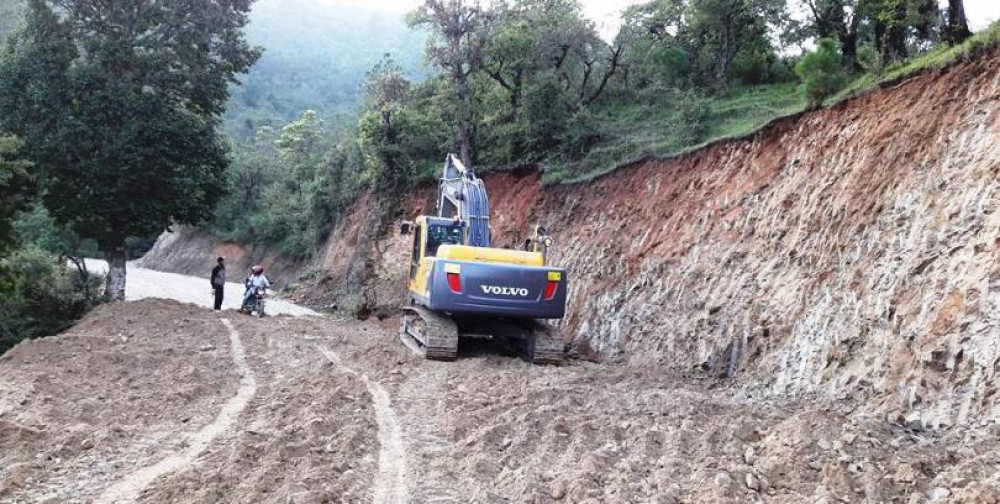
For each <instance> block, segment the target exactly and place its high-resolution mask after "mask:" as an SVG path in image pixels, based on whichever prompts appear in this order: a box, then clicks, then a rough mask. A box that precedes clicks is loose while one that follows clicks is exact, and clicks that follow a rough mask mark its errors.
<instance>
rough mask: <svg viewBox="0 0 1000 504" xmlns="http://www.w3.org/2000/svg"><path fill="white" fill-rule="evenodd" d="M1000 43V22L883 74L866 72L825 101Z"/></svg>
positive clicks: (939, 66)
mask: <svg viewBox="0 0 1000 504" xmlns="http://www.w3.org/2000/svg"><path fill="white" fill-rule="evenodd" d="M998 45H1000V22H997V23H993V25H991V26H990V27H989V28H987V29H985V30H983V31H980V32H979V33H976V34H975V35H973V36H972V37H971V38H970V39H969V40H966V41H965V42H963V43H961V44H959V45H957V46H947V45H942V46H940V47H937V48H935V49H932V50H930V51H928V52H926V53H923V54H920V55H918V56H915V57H913V58H910V59H908V60H906V61H902V62H899V63H895V64H893V65H890V66H889V67H887V68H886V69H885V71H884V72H883V73H882V74H881V75H878V74H872V73H867V74H864V75H862V76H860V77H858V78H857V79H855V80H854V81H853V82H851V83H850V84H849V85H848V86H847V87H845V88H844V89H842V90H841V91H840V92H839V93H837V94H836V95H834V96H831V97H830V98H829V99H827V100H826V104H827V105H833V104H836V103H839V102H841V101H844V100H846V99H849V98H852V97H854V96H857V95H859V94H862V93H865V92H867V91H870V90H871V89H873V88H876V87H878V86H879V85H881V84H883V83H886V82H895V81H897V80H900V79H904V78H906V77H910V76H913V75H916V74H919V73H922V72H926V71H929V70H940V69H942V68H945V67H947V66H949V65H951V64H953V63H955V62H956V61H960V60H962V59H965V58H967V57H969V56H973V55H975V54H977V53H979V52H980V51H983V50H986V49H990V48H993V47H996V46H998Z"/></svg>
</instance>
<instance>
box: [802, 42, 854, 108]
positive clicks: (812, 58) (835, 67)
mask: <svg viewBox="0 0 1000 504" xmlns="http://www.w3.org/2000/svg"><path fill="white" fill-rule="evenodd" d="M840 61H841V55H840V48H838V47H837V41H835V40H832V39H822V40H820V41H819V45H818V46H817V47H816V50H814V51H812V52H809V53H806V54H805V55H804V56H803V57H802V60H801V61H799V63H798V65H795V73H796V74H798V75H799V77H801V78H802V85H803V87H804V88H805V92H806V96H807V97H808V98H809V105H810V106H812V107H815V106H818V105H820V104H822V103H823V100H824V99H826V97H828V96H830V95H832V94H834V93H836V92H837V91H838V90H840V88H842V87H844V84H845V83H846V81H847V76H846V75H845V74H844V69H843V67H841V66H840Z"/></svg>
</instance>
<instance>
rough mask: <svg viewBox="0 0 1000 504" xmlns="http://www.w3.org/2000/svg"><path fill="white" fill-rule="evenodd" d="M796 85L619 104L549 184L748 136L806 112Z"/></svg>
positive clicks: (556, 168)
mask: <svg viewBox="0 0 1000 504" xmlns="http://www.w3.org/2000/svg"><path fill="white" fill-rule="evenodd" d="M805 106H806V98H805V95H804V94H803V93H802V90H801V87H800V86H799V84H798V83H785V84H770V85H762V86H753V87H746V88H739V89H734V90H733V91H731V92H730V93H729V94H728V95H726V96H725V97H722V98H694V97H691V96H687V97H680V98H678V99H677V101H676V102H672V101H671V100H664V101H663V102H661V103H657V104H655V105H648V104H644V103H630V104H619V105H616V106H614V107H609V108H608V109H606V110H603V111H601V112H600V113H599V114H595V117H593V118H591V119H590V120H591V121H595V122H596V125H595V126H596V129H597V131H599V132H600V137H601V140H599V141H598V142H597V143H596V145H594V146H592V147H591V148H590V149H589V150H587V153H586V155H585V156H584V157H583V159H581V160H579V161H575V162H569V163H556V164H553V165H550V166H549V169H548V170H547V171H546V177H545V181H546V182H547V183H575V182H582V181H586V180H591V179H593V178H595V177H598V176H600V175H603V174H605V173H608V172H610V171H613V170H614V168H615V167H617V166H619V165H621V164H622V163H627V162H629V161H633V160H636V159H640V158H642V157H646V156H655V157H669V156H672V155H676V154H680V153H683V152H688V151H690V150H693V149H697V148H700V147H703V146H705V145H707V144H710V143H712V142H716V141H719V140H723V139H726V138H734V137H740V136H743V135H746V134H748V133H752V132H753V131H756V130H757V129H759V128H761V127H762V126H764V125H765V124H767V123H768V122H770V121H772V120H774V118H776V117H781V116H785V115H789V114H795V113H797V112H801V111H802V110H804V109H805Z"/></svg>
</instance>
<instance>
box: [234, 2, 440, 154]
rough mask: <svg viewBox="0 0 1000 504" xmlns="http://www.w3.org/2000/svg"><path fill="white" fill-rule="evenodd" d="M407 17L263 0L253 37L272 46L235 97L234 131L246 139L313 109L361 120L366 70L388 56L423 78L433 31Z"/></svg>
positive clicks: (250, 33) (250, 31) (250, 34)
mask: <svg viewBox="0 0 1000 504" xmlns="http://www.w3.org/2000/svg"><path fill="white" fill-rule="evenodd" d="M403 17H404V16H403V14H402V13H397V14H393V13H382V12H379V13H376V12H371V11H365V10H363V9H359V8H354V7H342V6H333V5H324V4H321V3H317V2H315V1H314V0H261V1H259V2H258V3H257V4H256V5H255V6H254V10H253V13H252V14H251V24H250V26H249V29H248V30H247V39H248V40H249V41H250V42H251V43H253V44H255V45H258V46H261V47H263V48H264V49H265V51H264V55H263V57H261V59H260V61H258V62H257V64H256V65H255V66H254V68H253V69H252V70H251V71H250V74H249V75H248V76H246V77H245V78H244V79H243V86H241V87H240V88H238V89H236V90H235V92H234V94H233V98H232V100H231V101H230V106H229V112H228V114H227V116H226V120H227V130H228V131H229V133H230V134H231V135H232V136H234V137H236V138H239V139H243V138H246V137H248V136H250V135H251V134H252V133H253V132H254V131H255V130H256V129H258V128H259V127H260V126H265V125H272V126H276V125H279V124H284V123H287V122H288V121H290V120H293V119H295V118H296V117H298V116H299V114H301V113H302V112H303V111H304V110H307V109H311V110H315V111H316V112H317V113H318V114H319V116H320V117H322V118H324V119H326V120H327V122H328V123H330V122H333V121H331V120H332V119H335V118H337V117H338V116H340V117H343V118H346V117H353V115H354V113H355V111H356V110H355V109H356V106H357V104H358V101H359V96H360V95H359V88H360V86H361V84H362V82H364V79H365V72H367V71H368V70H369V69H371V68H372V66H373V65H374V64H375V63H377V62H378V61H379V59H381V58H382V56H383V55H384V54H386V53H391V54H392V56H393V58H394V59H395V61H396V62H397V63H399V64H400V65H401V66H402V67H403V69H404V70H405V71H406V73H407V74H408V75H410V76H411V77H420V76H421V75H422V73H423V70H422V68H423V48H424V40H425V39H426V35H425V34H423V33H422V32H419V31H415V30H410V29H409V28H407V27H406V24H405V22H404V19H403Z"/></svg>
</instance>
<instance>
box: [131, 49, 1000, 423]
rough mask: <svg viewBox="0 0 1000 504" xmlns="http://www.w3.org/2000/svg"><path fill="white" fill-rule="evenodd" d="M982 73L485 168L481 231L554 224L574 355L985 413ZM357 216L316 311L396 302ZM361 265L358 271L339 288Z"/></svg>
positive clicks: (987, 110)
mask: <svg viewBox="0 0 1000 504" xmlns="http://www.w3.org/2000/svg"><path fill="white" fill-rule="evenodd" d="M998 66H1000V58H998V53H997V52H996V51H992V52H990V53H989V54H987V55H985V56H982V57H980V58H977V59H974V60H972V61H968V62H964V63H961V64H958V65H956V66H953V67H950V68H948V69H945V70H943V71H938V72H931V73H926V74H923V75H920V76H918V77H915V78H912V79H909V80H907V81H904V82H901V83H898V84H896V85H893V86H890V87H887V88H885V89H881V90H878V91H875V92H872V93H870V94H867V95H864V96H862V97H860V98H857V99H853V100H850V101H848V102H845V103H842V104H841V105H839V106H836V107H834V108H830V109H824V110H821V111H818V112H814V113H810V114H806V115H803V116H799V117H793V118H789V119H785V120H781V121H779V122H776V123H774V124H772V125H770V126H768V127H767V128H765V129H764V130H762V131H760V132H758V133H756V134H755V135H753V136H751V137H749V138H746V139H742V140H734V141H727V142H722V143H717V144H714V145H710V146H708V147H706V148H704V149H702V150H699V151H696V152H693V153H691V154H688V155H685V156H682V157H679V158H676V159H671V160H657V159H651V160H647V161H643V162H639V163H636V164H634V165H632V166H628V167H625V168H623V169H620V170H618V171H616V172H614V173H612V174H610V175H607V176H604V177H602V178H600V179H598V180H596V181H593V182H589V183H581V184H574V185H569V186H557V187H544V186H542V185H541V184H540V177H539V175H538V174H537V173H535V172H532V171H530V170H529V171H525V172H521V173H501V174H491V175H489V176H488V177H487V179H486V183H487V186H488V189H489V192H490V198H491V202H492V208H493V220H492V223H493V229H494V230H493V233H494V237H495V240H496V241H497V242H498V243H501V244H505V245H506V244H513V243H515V242H516V240H517V239H519V238H521V237H522V236H523V234H524V233H525V232H526V230H527V229H528V227H529V225H530V224H532V223H536V222H537V223H541V224H544V225H545V226H546V227H547V228H548V229H549V230H551V231H552V232H553V233H554V236H555V238H556V242H557V244H558V245H557V246H556V249H555V252H554V254H555V255H554V258H553V260H554V262H555V263H556V264H560V265H563V266H565V267H567V268H568V269H569V270H570V272H571V278H572V279H573V280H572V283H571V285H572V287H571V295H570V307H569V315H568V317H567V318H566V319H565V320H564V321H563V322H562V324H561V327H562V330H563V332H564V335H565V337H566V340H567V342H571V343H572V344H573V345H574V346H575V347H576V348H578V349H579V350H580V351H581V352H583V353H584V354H588V355H590V354H592V355H594V356H595V357H598V358H600V359H613V360H623V361H627V362H631V363H643V364H656V365H659V366H662V367H664V369H667V370H673V371H677V372H685V373H688V372H694V373H698V374H701V373H704V374H706V375H711V376H728V377H735V381H734V383H736V384H740V386H742V387H744V388H746V390H747V391H748V392H750V393H753V394H754V395H763V396H772V395H784V394H802V393H821V394H823V395H827V396H830V397H857V398H868V397H871V398H882V399H878V400H877V402H878V404H879V412H880V414H886V415H889V416H890V417H892V418H896V417H899V418H904V417H909V418H911V419H914V418H923V420H922V421H923V422H924V423H926V424H927V425H930V426H940V425H953V424H955V423H965V422H971V421H976V420H977V419H989V418H996V415H997V414H998V411H1000V410H998V407H1000V406H998V404H997V402H996V397H995V395H994V392H993V391H995V390H996V387H997V386H998V383H997V379H998V378H997V377H996V375H995V368H994V366H995V365H997V363H998V362H1000V361H998V359H1000V354H997V351H996V346H995V345H994V344H993V343H992V341H993V338H992V336H991V335H995V334H996V331H997V323H998V322H997V309H998V306H996V303H995V299H994V297H995V296H992V293H994V292H996V290H997V289H998V288H1000V286H998V285H997V284H996V282H997V281H998V279H1000V266H998V258H1000V242H997V240H996V237H997V236H998V235H1000V230H998V225H1000V220H998V219H1000V213H998V209H997V207H996V205H995V204H994V203H995V198H996V196H997V188H998V187H997V167H998V166H1000V148H998V147H997V145H998V144H997V142H996V137H997V134H998V131H1000V130H998V128H1000V111H998V108H997V100H998V91H1000V87H998V86H1000V80H998V79H997V75H998V72H997V69H998ZM958 97H961V99H957V98H958ZM433 191H434V189H433V188H430V187H428V188H426V189H425V190H423V191H421V192H418V194H414V195H412V196H411V197H410V198H409V202H408V203H407V209H406V210H405V212H404V215H406V216H410V215H414V214H416V213H417V212H418V211H419V210H420V209H429V208H433V207H432V204H433V203H432V202H433ZM368 212H369V200H367V199H363V200H361V201H360V202H359V203H358V204H357V206H356V207H355V209H354V211H353V213H352V214H351V215H350V216H349V217H348V218H347V219H346V221H345V223H344V224H343V225H342V227H341V228H339V229H338V230H336V231H335V233H334V234H333V238H332V239H331V240H330V243H329V246H328V248H327V250H326V253H325V254H324V255H323V256H322V257H321V258H320V260H319V261H318V264H317V265H316V266H314V267H313V268H312V269H311V271H312V277H313V278H316V287H315V288H313V289H312V290H311V291H310V293H311V294H310V295H311V296H313V297H314V298H316V299H317V300H318V301H317V302H321V303H323V304H327V305H337V306H338V307H341V308H344V307H347V306H350V304H351V301H350V300H353V301H354V302H358V300H359V299H362V300H364V303H366V304H367V305H368V308H365V309H364V310H362V312H365V313H367V312H370V311H371V310H373V309H375V310H381V308H379V307H385V309H387V310H390V311H391V309H392V307H393V306H396V305H398V303H399V302H400V301H401V297H400V296H401V294H402V289H401V286H402V285H403V279H402V275H403V272H404V270H405V268H404V267H403V265H404V264H406V261H407V255H408V252H409V251H408V243H407V240H406V239H403V238H399V237H395V238H393V237H385V238H382V240H383V241H382V242H380V244H379V248H380V249H381V250H383V251H384V255H383V256H382V259H381V261H379V260H378V259H377V257H378V256H377V255H374V256H372V255H371V254H372V253H371V252H365V251H364V250H358V249H357V248H356V244H357V243H365V240H363V239H362V236H359V233H361V231H362V229H363V224H364V222H365V216H366V215H367V214H368ZM359 261H361V262H368V264H369V266H368V267H367V268H369V269H372V271H374V275H373V276H372V277H371V279H370V280H369V281H368V282H367V283H366V284H365V285H364V286H358V285H348V284H347V283H346V280H345V279H347V278H349V277H350V276H351V275H349V274H348V272H350V271H355V270H357V269H358V268H361V267H362V266H361V265H360V263H359ZM371 261H375V264H374V265H372V264H371ZM147 264H152V265H154V266H155V265H156V258H155V257H150V258H147ZM169 266H170V265H169V264H162V265H161V267H169ZM970 383H974V384H976V385H975V386H969V384H970ZM921 415H922V416H921Z"/></svg>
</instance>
